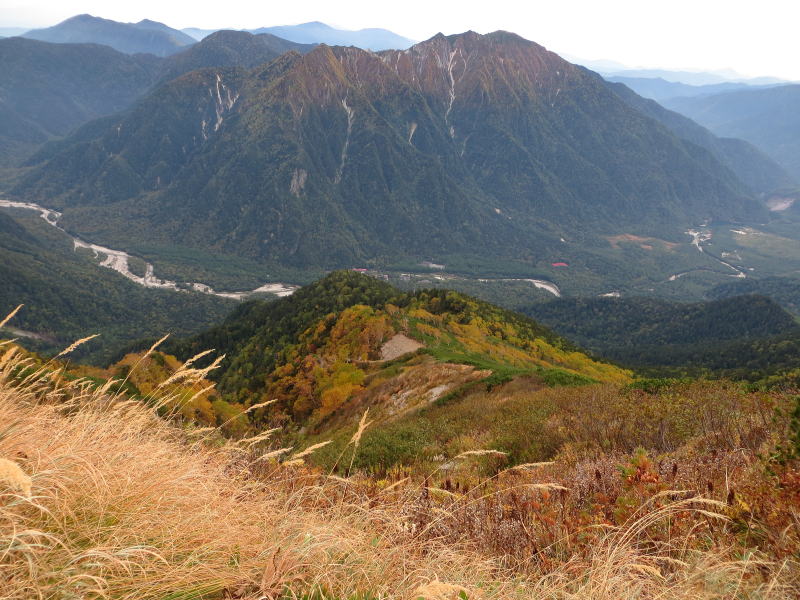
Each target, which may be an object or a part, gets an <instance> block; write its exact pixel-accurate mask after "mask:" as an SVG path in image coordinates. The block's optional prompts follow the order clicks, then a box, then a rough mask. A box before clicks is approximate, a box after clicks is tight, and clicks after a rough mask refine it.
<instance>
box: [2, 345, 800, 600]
mask: <svg viewBox="0 0 800 600" xmlns="http://www.w3.org/2000/svg"><path fill="white" fill-rule="evenodd" d="M148 358H149V357H148V356H145V357H143V359H144V360H147V359H148ZM140 366H141V363H138V364H133V365H132V368H131V370H130V371H129V374H130V373H133V372H135V371H136V370H137V369H138V368H139V367H140ZM207 374H208V373H207V372H206V371H203V370H200V371H198V370H197V369H195V366H194V365H191V364H189V363H187V364H186V365H184V366H182V367H178V368H177V370H175V371H174V372H173V373H172V374H171V376H170V379H169V381H168V382H165V383H167V385H165V386H159V387H157V388H155V389H154V390H153V391H152V392H151V393H149V394H148V395H147V397H146V398H144V400H145V402H141V401H133V402H131V401H130V400H129V399H128V397H127V396H126V395H125V394H124V393H122V392H120V393H117V394H114V395H111V394H110V392H109V390H110V389H113V387H114V386H113V385H111V384H107V385H104V386H102V387H101V388H95V387H93V385H96V384H92V383H91V382H87V381H86V380H73V379H72V377H71V376H70V375H69V373H64V372H63V369H62V367H61V365H60V364H59V363H57V362H53V361H51V362H48V363H45V364H42V363H37V362H36V361H35V360H34V359H32V358H30V357H27V356H26V355H25V354H24V353H21V352H20V351H18V350H17V349H16V348H15V347H13V346H11V345H9V344H8V343H5V344H3V345H0V419H1V420H2V422H4V423H13V427H10V428H6V429H5V430H4V431H3V435H2V436H0V457H2V458H0V467H2V469H0V515H2V519H0V539H1V540H2V543H3V547H4V548H5V549H6V550H5V553H4V557H3V559H2V561H3V562H2V565H3V570H2V574H3V578H4V584H3V586H4V587H3V595H4V597H7V598H10V599H15V600H16V599H19V600H22V599H27V598H30V597H33V596H42V597H48V598H50V597H53V598H55V597H81V598H101V597H102V598H114V599H130V600H133V599H136V600H145V599H153V600H156V599H158V600H163V599H164V598H173V599H178V598H204V599H208V600H222V599H223V598H242V599H250V600H255V599H256V598H264V597H267V598H277V597H309V598H310V597H315V598H398V599H400V598H410V597H413V598H426V599H430V600H444V599H449V600H457V599H458V598H461V599H462V600H463V599H464V598H484V597H485V598H497V599H498V600H506V599H509V600H510V599H517V598H519V599H520V600H521V599H522V598H543V599H553V600H556V599H564V598H581V599H587V600H595V599H596V600H634V599H640V598H656V597H657V598H663V599H665V600H673V599H674V600H690V599H691V600H697V599H709V600H710V599H712V598H734V597H735V598H746V599H750V598H752V599H754V600H755V599H761V600H764V599H775V600H783V599H788V598H793V597H796V595H797V593H798V591H800V587H798V586H800V579H798V576H799V575H800V570H799V569H798V564H797V552H798V547H799V546H798V542H799V541H800V538H799V536H800V532H799V531H798V529H797V526H796V519H797V514H796V510H797V502H798V498H799V496H798V494H800V478H799V477H798V471H797V456H798V455H797V453H798V451H800V448H798V447H797V439H796V438H797V436H798V435H800V429H799V428H800V424H798V423H797V418H796V416H795V419H794V420H791V419H790V418H789V416H788V415H789V412H790V411H791V410H792V409H793V406H794V404H793V403H794V402H796V400H794V399H793V398H792V397H791V396H789V395H785V394H775V393H773V394H763V393H759V394H749V393H745V392H744V391H743V390H741V389H739V388H737V387H735V386H731V385H719V386H716V387H715V386H709V385H707V384H695V385H689V386H683V387H681V386H677V387H673V388H663V389H661V390H660V391H659V390H658V389H651V390H650V391H643V390H641V389H640V390H635V389H629V391H627V392H625V391H624V390H621V389H619V388H615V387H614V386H606V387H600V388H576V389H575V390H574V391H573V392H570V388H562V392H563V393H562V396H561V398H560V400H559V401H558V403H557V404H558V408H557V410H556V411H555V413H553V414H552V415H551V416H550V417H547V416H543V417H542V418H543V419H544V420H543V421H542V423H541V424H542V425H546V430H545V431H544V432H537V434H536V436H537V437H539V436H541V435H542V433H545V434H547V436H548V439H550V440H553V441H555V444H554V445H553V446H552V448H551V449H550V450H549V451H548V452H549V454H548V456H549V460H548V461H546V462H537V463H535V464H530V463H528V464H519V461H518V460H515V459H513V457H509V456H508V455H506V454H505V453H503V452H500V451H498V450H496V449H494V448H491V447H488V446H483V447H481V445H480V444H481V442H484V441H486V440H481V439H475V440H473V446H472V448H471V450H470V451H465V452H461V453H460V454H459V455H458V456H455V457H453V458H452V459H450V460H449V461H448V462H446V463H444V462H442V463H440V464H439V467H438V468H437V469H436V471H434V472H433V473H430V474H429V475H427V476H420V477H418V476H414V475H412V476H411V477H410V478H408V477H404V476H403V474H402V473H395V474H389V475H388V478H386V479H372V478H370V477H368V476H367V475H365V474H363V473H358V472H357V471H356V470H355V469H347V468H344V469H342V470H341V471H340V474H339V475H337V476H333V475H331V474H329V473H328V472H326V471H321V470H318V469H314V468H311V467H308V466H307V465H306V464H305V461H306V460H307V459H310V458H313V457H314V456H315V455H316V452H315V449H314V448H306V447H305V446H298V447H296V448H294V449H293V448H283V449H280V448H278V447H277V446H275V444H274V442H273V441H272V440H273V439H274V438H273V437H272V436H274V435H275V434H276V433H277V432H274V431H273V432H264V433H262V434H259V435H255V436H251V437H249V438H245V439H241V440H238V441H226V440H225V438H223V437H221V436H220V430H218V429H217V428H216V427H215V426H211V427H205V428H202V429H197V428H196V427H194V426H193V425H192V424H191V422H187V421H186V420H185V419H184V418H182V417H181V416H180V412H179V410H178V411H175V409H179V408H180V407H179V406H175V405H174V404H173V403H174V400H175V397H174V396H170V395H165V393H167V392H168V390H169V389H170V385H172V384H171V383H169V382H176V381H181V382H182V383H183V384H186V385H189V384H194V383H199V378H201V377H203V376H206V375H207ZM548 393H551V394H552V392H548ZM526 394H529V392H527V391H526V390H525V389H524V388H523V389H517V390H514V389H506V390H505V391H504V392H503V393H502V394H496V395H495V397H494V398H493V399H492V401H493V402H494V404H495V406H497V407H498V408H499V407H502V406H503V405H504V404H505V403H507V402H511V403H513V404H516V405H518V407H521V406H523V405H526V404H528V405H531V406H535V405H536V403H537V400H536V399H535V398H527V399H526ZM170 406H173V410H172V411H171V412H170V411H167V412H165V410H164V409H165V408H166V407H170ZM776 409H777V411H776ZM794 410H795V411H798V410H800V408H795V409H794ZM473 411H474V412H475V413H476V414H477V413H478V412H480V411H481V405H476V406H475V407H474V408H473ZM158 414H161V415H162V416H161V417H159V416H157V415H158ZM163 417H166V418H167V419H168V420H164V419H163ZM371 427H372V425H371V424H369V423H368V421H367V420H366V419H365V420H362V422H361V423H360V425H359V426H357V427H356V426H354V427H353V428H351V429H350V434H351V435H350V437H349V439H350V443H349V444H348V446H347V450H348V453H347V454H345V455H344V456H343V457H342V458H343V460H344V461H347V462H348V463H351V464H352V462H353V460H352V458H351V455H352V456H355V457H358V456H359V455H360V453H361V452H362V445H363V444H364V440H365V438H364V435H365V432H368V431H369V430H370V428H371ZM531 431H535V430H530V429H528V428H527V427H522V426H520V427H519V428H518V429H517V430H509V431H508V432H507V434H508V435H512V436H513V435H517V436H522V437H524V436H530V432H531ZM547 432H549V433H547ZM54 433H55V434H54ZM353 434H354V435H353ZM637 447H638V449H637Z"/></svg>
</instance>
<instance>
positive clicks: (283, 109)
mask: <svg viewBox="0 0 800 600" xmlns="http://www.w3.org/2000/svg"><path fill="white" fill-rule="evenodd" d="M165 132H169V134H168V135H166V134H165ZM46 157H47V158H50V160H48V161H43V162H41V164H40V165H38V167H37V168H35V169H33V170H32V171H31V173H30V175H29V176H28V177H27V178H26V179H24V180H23V181H22V182H21V183H20V184H19V185H18V186H16V187H15V188H14V190H13V193H14V194H15V195H16V196H19V197H22V198H27V199H31V200H40V201H45V200H46V201H47V202H48V203H49V204H50V205H56V206H59V207H63V208H65V217H64V223H65V224H66V225H67V226H68V227H70V228H72V229H74V230H76V231H81V232H83V233H85V234H87V235H88V234H91V236H94V237H96V236H100V237H101V238H102V239H106V240H110V239H114V240H116V241H118V242H120V243H131V242H132V241H133V240H134V239H142V238H145V239H150V240H152V241H160V242H164V241H166V240H171V241H177V242H179V243H182V244H184V245H189V246H196V247H202V248H211V249H220V250H224V251H228V252H234V253H238V254H240V255H243V256H248V257H253V258H257V259H262V260H263V259H269V260H274V261H280V262H282V263H284V264H289V265H291V266H296V267H309V266H318V267H336V266H351V265H352V264H353V263H354V262H357V261H358V262H360V261H365V260H374V259H376V258H380V257H387V256H398V255H399V256H412V257H413V256H429V257H430V256H434V257H435V256H437V255H447V254H472V253H475V252H476V249H478V248H480V252H481V253H482V255H484V256H489V257H499V258H503V259H515V260H523V261H524V260H535V259H537V258H538V257H540V256H541V255H542V254H543V253H552V252H559V251H560V250H561V249H562V248H563V246H562V245H561V244H562V242H560V238H562V237H564V238H566V239H582V238H585V237H587V236H589V237H591V236H596V235H597V234H598V233H600V232H617V233H618V232H619V231H620V230H621V229H623V228H624V229H626V230H629V231H639V232H648V231H649V232H656V231H657V232H658V234H659V235H673V236H680V235H682V231H683V230H684V229H685V227H686V226H687V225H690V224H692V223H695V222H697V221H699V220H703V219H709V218H710V219H725V220H728V221H730V220H736V219H745V218H756V217H758V216H759V215H762V214H763V212H762V211H763V209H762V207H761V206H760V205H759V204H758V203H757V202H756V201H755V200H753V199H752V198H751V197H750V192H749V190H747V189H746V187H745V186H743V185H742V184H741V183H740V182H739V180H738V179H737V178H736V177H735V175H734V174H733V173H732V172H731V171H730V170H729V169H727V168H726V167H724V166H722V165H720V163H719V162H718V161H717V160H716V159H715V158H714V157H713V156H712V154H711V153H709V152H708V151H706V150H705V149H703V148H700V147H698V146H696V145H694V144H687V143H685V142H683V141H682V140H680V139H679V138H678V137H676V136H675V135H673V134H672V133H671V132H670V131H668V130H667V129H666V128H664V127H663V126H661V125H660V124H659V123H657V122H655V121H654V120H652V119H650V118H648V117H646V116H644V115H642V114H641V113H639V112H638V111H636V110H633V109H632V108H630V107H629V106H628V105H627V104H626V103H624V102H623V101H622V100H621V99H620V98H619V97H618V96H617V95H616V94H615V93H613V92H611V91H610V90H609V89H608V88H607V87H606V85H605V84H604V83H603V82H602V80H599V78H597V77H595V76H593V75H591V74H590V73H589V72H587V71H585V70H584V69H582V68H579V67H576V66H574V65H571V64H569V63H567V62H566V61H564V60H562V59H561V58H559V57H558V56H557V55H555V54H553V53H550V52H548V51H546V50H545V49H544V48H542V47H541V46H539V45H537V44H535V43H532V42H528V41H526V40H523V39H522V38H519V37H517V36H515V35H513V34H508V33H504V32H496V33H493V34H489V35H486V36H481V35H478V34H475V33H471V32H469V33H465V34H462V35H458V36H450V37H445V36H437V37H435V38H432V39H431V40H428V41H426V42H423V43H421V44H417V45H416V46H414V47H413V48H411V49H410V50H408V51H406V52H396V51H387V52H383V53H380V54H373V53H369V52H365V51H362V50H359V49H356V48H328V47H325V46H322V47H319V48H316V49H314V50H312V51H311V52H309V53H308V54H306V55H304V56H301V55H299V54H296V53H288V54H285V55H283V56H282V57H281V58H280V59H279V60H276V61H274V62H273V63H271V64H270V65H269V66H261V67H258V68H256V69H254V70H252V71H249V72H247V71H243V70H235V69H233V70H231V69H214V70H205V71H195V72H192V73H190V74H188V75H186V76H185V77H182V78H179V79H177V80H174V81H172V82H170V83H168V84H167V85H165V86H162V87H161V88H159V89H158V90H156V91H155V92H154V93H153V94H151V95H149V96H148V97H147V98H145V99H143V100H142V101H141V102H140V103H139V104H138V105H137V106H136V107H135V108H133V109H132V110H131V111H129V112H127V113H125V114H123V115H121V116H120V117H119V118H117V119H116V120H113V121H109V122H108V123H105V124H104V125H103V126H98V127H94V126H93V127H92V128H90V130H84V131H83V132H78V133H77V134H76V135H75V137H74V138H73V139H72V140H68V141H67V142H65V143H64V144H63V145H62V146H61V147H60V151H59V152H58V153H57V154H56V155H55V156H50V155H47V156H46ZM41 158H45V157H40V159H41ZM198 215H202V218H198Z"/></svg>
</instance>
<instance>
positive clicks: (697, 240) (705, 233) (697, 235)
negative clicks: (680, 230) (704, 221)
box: [668, 227, 747, 281]
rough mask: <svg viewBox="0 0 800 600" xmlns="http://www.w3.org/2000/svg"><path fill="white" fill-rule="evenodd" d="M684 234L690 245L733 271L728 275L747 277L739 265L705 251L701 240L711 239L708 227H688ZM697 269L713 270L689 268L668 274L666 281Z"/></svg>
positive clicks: (700, 269)
mask: <svg viewBox="0 0 800 600" xmlns="http://www.w3.org/2000/svg"><path fill="white" fill-rule="evenodd" d="M686 235H688V236H691V238H692V246H694V247H695V248H697V250H698V252H702V253H703V254H705V255H706V256H708V257H710V258H713V259H714V260H716V261H717V262H718V263H720V264H721V265H725V266H726V267H727V268H729V269H731V270H732V271H734V273H732V274H730V275H729V277H736V278H737V279H744V278H745V277H747V275H746V274H745V272H744V271H742V270H741V269H740V268H739V267H736V266H734V265H732V264H731V263H729V262H727V261H725V260H722V259H721V258H720V257H718V256H714V255H713V254H711V253H710V252H706V251H705V249H704V248H703V242H707V241H709V240H710V239H711V232H710V231H709V230H708V229H706V228H705V227H701V228H700V229H690V230H689V231H687V232H686ZM698 271H709V272H712V273H713V272H714V271H713V270H712V269H709V268H708V267H702V268H699V269H690V270H688V271H681V272H680V273H675V274H674V275H670V276H669V280H668V281H675V280H676V279H679V278H681V277H683V276H684V275H688V274H689V273H695V272H698Z"/></svg>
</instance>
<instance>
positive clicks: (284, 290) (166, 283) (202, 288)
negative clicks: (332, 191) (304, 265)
mask: <svg viewBox="0 0 800 600" xmlns="http://www.w3.org/2000/svg"><path fill="white" fill-rule="evenodd" d="M0 208H12V209H22V210H31V211H34V212H37V213H39V216H40V217H42V219H44V220H45V221H46V222H47V223H48V224H50V225H52V226H53V227H55V228H56V229H58V230H59V231H62V232H64V234H65V235H67V236H69V237H70V239H71V240H72V244H73V248H74V249H75V250H76V251H77V250H79V249H86V250H90V251H91V252H93V253H94V257H95V258H96V259H97V260H99V261H100V266H101V267H105V268H107V269H111V270H113V271H116V272H117V273H119V274H120V275H122V276H124V277H126V278H128V279H130V280H131V281H133V282H134V283H138V284H139V285H141V286H142V287H146V288H162V289H169V290H174V291H186V290H194V291H196V292H201V293H203V294H209V295H212V296H221V297H223V298H233V299H235V300H241V299H243V298H245V297H247V296H249V295H251V294H258V293H270V294H275V295H276V296H280V297H283V296H289V295H291V294H292V293H294V291H295V290H297V289H298V288H299V286H297V285H291V284H287V283H265V284H264V285H262V286H260V287H257V288H256V289H254V290H248V291H243V292H217V291H216V290H214V288H212V287H211V286H209V285H206V284H204V283H186V284H179V283H178V282H176V281H170V280H168V279H159V278H158V277H156V276H155V274H154V269H153V265H152V264H150V263H148V262H145V272H144V275H142V276H140V275H136V274H135V273H133V272H132V271H131V270H130V265H129V260H130V259H131V255H130V254H128V253H127V252H124V251H122V250H113V249H111V248H106V247H105V246H99V245H98V244H92V243H90V242H85V241H83V240H81V239H79V238H76V237H74V236H72V235H70V234H69V233H67V232H66V231H64V230H63V229H62V228H61V227H60V226H59V225H58V220H59V219H60V218H61V213H60V212H58V211H55V210H51V209H49V208H45V207H43V206H39V205H38V204H33V203H32V202H15V201H12V200H3V199H0Z"/></svg>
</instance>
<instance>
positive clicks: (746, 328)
mask: <svg viewBox="0 0 800 600" xmlns="http://www.w3.org/2000/svg"><path fill="white" fill-rule="evenodd" d="M732 289H737V288H735V287H734V288H732ZM739 289H742V288H739ZM760 289H765V288H763V287H762V288H760ZM719 296H720V298H721V299H719V300H714V301H710V302H697V303H681V302H670V301H662V300H655V299H651V298H589V299H580V298H563V299H559V300H554V301H550V302H546V303H541V304H536V305H532V306H530V307H528V308H526V309H524V312H525V313H526V314H529V315H531V316H532V317H534V318H536V319H538V320H539V321H541V322H542V323H544V324H547V325H549V326H551V327H553V329H555V330H556V331H557V332H558V333H560V334H561V335H564V336H565V337H568V338H569V339H572V340H575V341H576V342H577V343H579V344H581V345H583V346H584V347H586V348H589V349H590V350H592V351H593V352H595V353H597V354H598V355H600V356H604V357H607V358H610V359H613V360H616V361H619V362H620V363H621V364H625V365H627V366H630V367H647V368H648V369H650V368H661V367H665V368H666V369H665V372H680V371H681V370H683V371H685V372H687V373H694V374H697V373H699V372H702V371H703V370H706V371H708V372H712V373H715V374H717V375H726V376H731V377H737V378H746V379H759V378H761V377H763V376H765V375H772V374H775V373H780V372H784V371H787V370H791V369H796V368H798V367H800V354H798V353H797V350H798V348H800V325H798V324H797V322H796V321H795V319H794V318H793V317H792V316H791V315H790V314H788V313H787V312H786V311H785V310H783V309H782V308H781V306H780V305H779V304H778V303H777V302H775V301H774V300H772V299H770V298H767V297H766V296H758V295H745V296H732V297H723V296H724V291H723V290H720V292H719Z"/></svg>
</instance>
